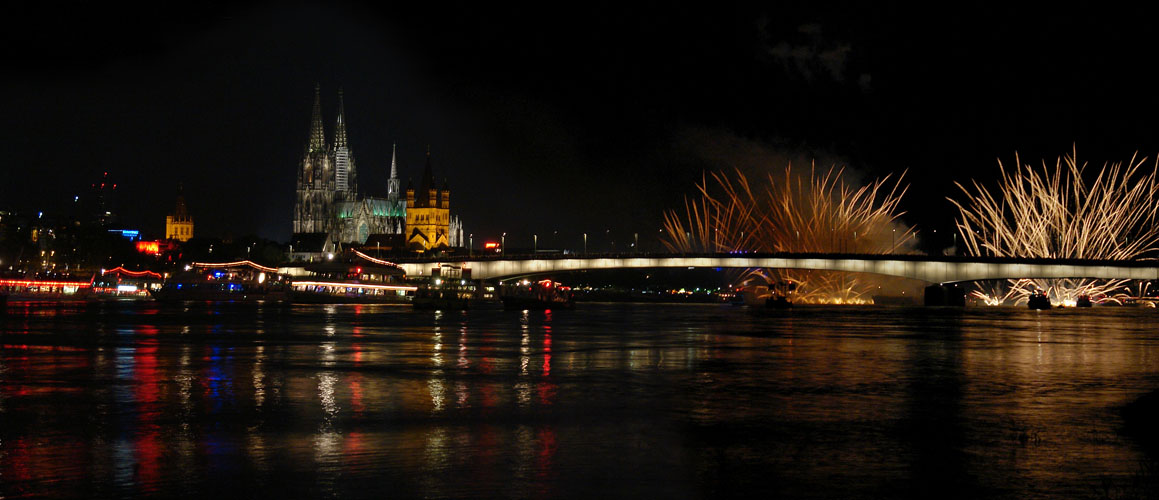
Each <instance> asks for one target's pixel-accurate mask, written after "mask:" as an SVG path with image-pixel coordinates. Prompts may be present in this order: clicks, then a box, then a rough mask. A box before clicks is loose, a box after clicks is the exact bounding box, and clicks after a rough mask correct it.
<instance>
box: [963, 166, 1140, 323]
mask: <svg viewBox="0 0 1159 500" xmlns="http://www.w3.org/2000/svg"><path fill="white" fill-rule="evenodd" d="M1014 162H1015V168H1014V169H1013V170H1012V171H1007V169H1006V167H1005V166H1004V165H1003V164H1002V162H1001V160H999V162H998V167H999V169H1000V171H1001V173H1002V175H1001V178H1000V180H999V186H998V189H997V191H996V194H991V192H990V191H989V190H988V189H986V188H985V187H984V186H982V185H981V184H979V183H978V182H977V181H974V182H972V186H973V189H972V190H971V189H968V188H967V187H965V186H963V185H962V184H960V183H959V184H957V185H958V187H959V188H960V189H961V190H962V192H963V193H964V194H965V196H966V198H965V200H964V201H962V202H959V201H957V200H954V199H951V200H950V201H951V202H953V203H954V205H955V206H957V207H958V211H959V218H958V220H957V228H958V233H959V234H960V235H961V237H962V240H963V243H964V244H965V246H966V250H967V251H968V252H969V253H970V254H971V255H977V256H994V257H1040V258H1056V259H1065V258H1071V259H1106V260H1135V259H1139V258H1142V257H1144V256H1146V255H1147V254H1149V253H1152V252H1154V251H1155V250H1156V247H1157V246H1159V225H1157V224H1156V222H1157V221H1156V217H1157V210H1159V199H1157V198H1156V197H1157V195H1159V164H1157V165H1156V166H1154V167H1152V168H1150V169H1146V168H1143V164H1144V162H1146V158H1137V155H1136V156H1132V157H1131V159H1130V161H1128V162H1126V163H1114V164H1104V166H1103V168H1102V169H1100V170H1099V171H1098V172H1097V174H1095V175H1094V176H1093V179H1091V180H1090V181H1089V182H1088V179H1090V178H1091V177H1092V176H1089V175H1087V172H1086V163H1081V164H1080V163H1079V162H1078V160H1077V155H1076V154H1075V153H1074V151H1073V150H1072V152H1071V154H1070V155H1067V156H1063V157H1059V158H1058V159H1056V161H1055V163H1054V165H1053V167H1052V166H1049V165H1048V164H1047V163H1046V162H1045V161H1043V162H1042V167H1041V168H1035V167H1032V166H1031V165H1030V164H1026V165H1023V164H1021V162H1020V159H1019V158H1018V155H1017V154H1015V156H1014ZM1125 283H1126V280H1083V279H1074V280H1069V279H1066V280H1064V279H1060V280H1029V279H1021V280H1009V285H1010V286H1009V288H1008V289H1006V290H1005V291H1002V290H995V289H990V290H978V291H976V292H975V293H974V295H975V297H979V298H980V299H982V300H984V301H986V302H987V303H992V304H1000V303H1004V302H1008V301H1014V302H1021V301H1024V300H1026V297H1027V296H1028V295H1029V294H1030V293H1032V292H1033V291H1034V290H1035V289H1042V290H1045V291H1046V292H1047V293H1048V294H1049V295H1050V296H1051V297H1052V298H1053V299H1054V300H1055V301H1057V302H1062V303H1068V302H1071V301H1074V300H1076V299H1077V298H1078V297H1079V296H1081V295H1087V296H1090V297H1091V298H1092V300H1101V301H1108V302H1116V303H1117V302H1120V301H1121V300H1122V299H1123V298H1125V297H1127V296H1128V294H1126V293H1123V292H1120V291H1119V290H1121V288H1122V286H1123V285H1124V284H1125Z"/></svg>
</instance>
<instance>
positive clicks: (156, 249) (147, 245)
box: [137, 241, 161, 255]
mask: <svg viewBox="0 0 1159 500" xmlns="http://www.w3.org/2000/svg"><path fill="white" fill-rule="evenodd" d="M137 251H138V252H140V253H147V254H151V255H160V254H161V243H160V242H158V241H138V242H137Z"/></svg>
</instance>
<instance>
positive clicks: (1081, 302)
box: [1074, 295, 1091, 307]
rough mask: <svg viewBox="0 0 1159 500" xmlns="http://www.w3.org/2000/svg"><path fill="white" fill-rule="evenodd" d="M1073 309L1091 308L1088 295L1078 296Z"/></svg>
mask: <svg viewBox="0 0 1159 500" xmlns="http://www.w3.org/2000/svg"><path fill="white" fill-rule="evenodd" d="M1074 306H1075V307H1091V296H1090V295H1079V298H1077V299H1075V301H1074Z"/></svg>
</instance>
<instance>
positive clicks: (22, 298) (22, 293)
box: [0, 278, 93, 302]
mask: <svg viewBox="0 0 1159 500" xmlns="http://www.w3.org/2000/svg"><path fill="white" fill-rule="evenodd" d="M92 286H93V282H92V280H91V279H90V280H87V281H81V280H76V279H66V278H59V279H36V278H15V279H0V295H5V296H7V299H6V300H7V301H9V302H41V301H44V302H73V301H87V300H91V299H92Z"/></svg>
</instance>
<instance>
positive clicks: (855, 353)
mask: <svg viewBox="0 0 1159 500" xmlns="http://www.w3.org/2000/svg"><path fill="white" fill-rule="evenodd" d="M585 309H586V310H585ZM15 311H16V312H15V315H14V316H13V315H10V316H9V317H8V318H6V319H5V321H4V322H3V323H2V325H0V328H3V330H2V333H3V336H2V337H0V340H2V342H0V349H2V350H0V421H2V422H3V424H4V425H0V478H3V481H0V496H4V497H9V496H12V497H18V496H23V495H28V494H33V493H35V494H40V495H46V496H80V495H95V496H136V495H150V496H174V495H188V496H206V495H209V494H212V493H214V492H219V491H223V490H229V491H232V492H234V493H244V494H257V495H263V496H264V495H267V494H268V495H273V494H289V495H295V496H323V495H325V496H332V495H338V496H364V495H366V494H367V493H368V492H371V491H391V492H394V493H396V494H398V495H401V496H460V497H462V496H468V497H479V496H520V497H527V496H584V497H588V496H601V495H606V494H607V493H608V492H615V493H616V494H618V495H619V494H622V495H624V496H628V495H639V496H649V497H654V496H660V497H672V496H677V497H680V496H716V495H718V494H722V493H724V492H728V491H730V490H731V491H736V490H735V489H742V490H743V491H746V492H750V493H753V494H756V495H764V496H778V495H780V496H794V497H795V496H823V497H846V496H866V495H867V496H885V497H891V496H923V497H924V496H934V495H937V496H939V497H943V496H951V497H952V496H960V497H983V496H984V497H1018V496H1021V495H1020V493H1022V492H1024V491H1027V490H1031V491H1034V492H1037V493H1040V494H1042V495H1043V496H1074V495H1075V494H1082V493H1083V492H1089V491H1092V490H1091V486H1092V485H1094V484H1098V483H1100V482H1101V481H1105V480H1110V481H1129V480H1130V478H1131V477H1132V475H1133V474H1134V473H1136V472H1137V471H1138V465H1137V464H1138V463H1139V462H1140V460H1144V459H1146V458H1147V457H1145V456H1143V455H1140V452H1139V451H1138V449H1137V448H1136V447H1135V445H1134V444H1133V443H1132V442H1131V441H1129V440H1128V439H1126V438H1124V437H1122V436H1121V435H1119V434H1118V433H1117V428H1116V425H1117V424H1116V422H1117V420H1116V418H1117V416H1116V414H1115V408H1116V405H1120V404H1122V403H1124V402H1126V401H1128V400H1129V399H1131V398H1132V397H1134V396H1135V395H1137V394H1139V393H1142V392H1145V391H1148V390H1151V389H1152V388H1153V387H1151V386H1152V384H1154V381H1155V380H1156V379H1157V377H1156V375H1159V367H1157V366H1156V365H1155V363H1154V362H1153V361H1154V360H1155V348H1156V345H1159V336H1157V335H1156V334H1155V333H1153V330H1152V325H1153V323H1154V319H1155V317H1154V316H1155V315H1154V314H1151V313H1150V312H1149V311H1137V310H1127V309H1095V310H1090V311H1085V312H1084V311H1050V312H1048V313H1043V314H1034V313H1028V312H1027V311H1022V310H1013V309H1011V310H965V311H957V312H947V311H930V310H898V309H864V308H817V309H810V308H801V309H800V310H795V311H792V312H790V313H785V314H783V315H780V316H769V317H753V316H749V315H748V314H746V313H745V312H744V311H743V310H742V309H733V308H727V307H715V306H686V307H671V306H662V305H623V306H620V305H596V304H583V305H581V307H580V308H578V309H577V310H574V311H546V312H530V311H524V312H518V313H515V312H512V313H508V312H504V311H501V310H498V309H487V308H482V309H480V310H472V311H470V312H469V313H444V312H436V313H435V314H433V315H431V314H429V313H421V314H420V313H414V312H412V311H410V310H408V309H403V308H389V307H374V306H357V307H355V306H317V307H294V308H281V307H266V306H263V307H260V308H253V307H251V308H238V307H237V306H214V305H198V304H192V305H187V306H184V307H180V308H160V307H157V306H155V305H148V306H145V305H140V306H134V305H131V304H130V305H116V306H100V307H97V308H68V307H60V308H44V307H27V306H25V307H17V308H16V309H15ZM78 332H81V333H78ZM596 478H598V480H597V479H596ZM384 485H386V486H389V488H387V489H385V490H384V489H383V486H384Z"/></svg>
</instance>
